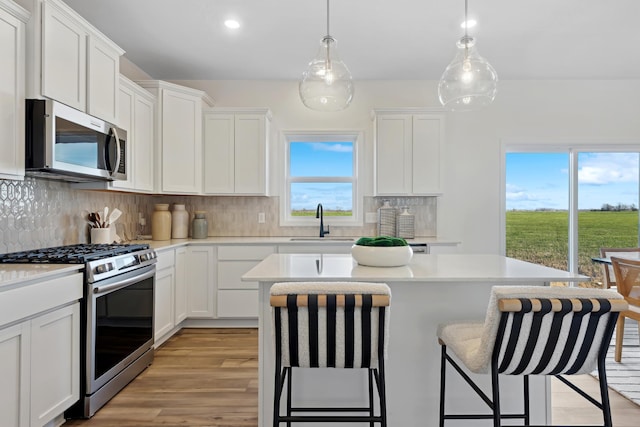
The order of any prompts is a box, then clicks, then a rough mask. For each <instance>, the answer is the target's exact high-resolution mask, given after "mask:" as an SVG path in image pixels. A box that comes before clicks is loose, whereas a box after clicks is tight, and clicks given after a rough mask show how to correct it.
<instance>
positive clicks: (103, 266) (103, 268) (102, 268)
mask: <svg viewBox="0 0 640 427" xmlns="http://www.w3.org/2000/svg"><path fill="white" fill-rule="evenodd" d="M111 270H113V264H111V263H110V262H109V263H106V264H100V265H98V266H96V270H95V271H96V273H98V274H102V273H106V272H108V271H111Z"/></svg>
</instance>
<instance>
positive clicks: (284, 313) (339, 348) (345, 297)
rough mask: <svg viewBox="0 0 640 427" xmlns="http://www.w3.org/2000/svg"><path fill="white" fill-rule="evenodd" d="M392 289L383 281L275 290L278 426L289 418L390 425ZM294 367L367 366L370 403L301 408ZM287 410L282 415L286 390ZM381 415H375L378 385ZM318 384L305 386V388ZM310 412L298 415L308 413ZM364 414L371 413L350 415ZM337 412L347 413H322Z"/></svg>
mask: <svg viewBox="0 0 640 427" xmlns="http://www.w3.org/2000/svg"><path fill="white" fill-rule="evenodd" d="M390 300H391V291H390V289H389V287H388V286H387V285H386V284H383V283H361V282H290V283H275V284H274V285H273V286H272V287H271V290H270V304H271V307H273V314H274V315H273V323H274V331H275V350H276V357H275V359H276V363H275V365H276V366H275V368H276V369H275V379H274V402H273V426H274V427H278V426H279V425H280V423H283V422H286V423H287V426H291V423H292V422H318V423H319V422H322V423H330V422H361V423H364V422H367V423H369V424H370V425H371V426H373V425H374V423H380V425H381V427H386V426H387V407H386V391H385V369H384V360H385V358H386V355H387V341H388V334H389V303H390ZM293 368H296V369H303V368H306V369H313V368H333V369H367V371H368V372H367V374H368V375H367V378H368V396H369V397H368V405H367V406H362V407H299V406H297V407H296V406H293V402H292V398H291V396H292V394H293V391H292V384H293V382H292V377H293ZM285 382H286V389H287V397H286V400H287V402H286V414H285V415H281V408H280V406H281V404H280V402H281V396H282V393H283V391H284V388H285ZM374 382H375V385H376V387H375V388H376V391H377V394H378V403H379V415H375V412H374V411H375V408H374V387H373V383H374ZM307 386H313V384H308V385H307V384H305V387H307ZM305 412H306V413H315V414H310V415H296V414H300V413H302V414H304V413H305ZM349 412H351V413H357V412H365V413H366V415H346V414H347V413H349ZM318 413H334V414H340V413H341V414H343V415H317V414H318Z"/></svg>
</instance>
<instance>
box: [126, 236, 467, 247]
mask: <svg viewBox="0 0 640 427" xmlns="http://www.w3.org/2000/svg"><path fill="white" fill-rule="evenodd" d="M359 238H360V237H352V236H340V237H339V236H335V237H325V238H319V237H311V236H306V237H305V236H273V237H232V236H231V237H207V238H206V239H172V240H134V241H131V242H129V243H148V244H149V246H150V247H151V248H153V249H155V250H162V249H170V248H175V247H179V246H184V245H316V244H318V245H349V246H351V245H353V244H354V243H355V242H356V241H357V240H358V239H359ZM407 242H409V244H428V245H433V246H438V245H457V244H460V241H459V240H454V239H443V238H438V237H416V238H414V239H407Z"/></svg>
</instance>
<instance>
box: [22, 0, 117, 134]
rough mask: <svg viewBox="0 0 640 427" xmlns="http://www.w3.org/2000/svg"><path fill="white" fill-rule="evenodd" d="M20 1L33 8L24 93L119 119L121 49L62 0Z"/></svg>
mask: <svg viewBox="0 0 640 427" xmlns="http://www.w3.org/2000/svg"><path fill="white" fill-rule="evenodd" d="M21 2H22V3H28V4H29V5H30V6H31V10H32V12H33V14H34V19H33V20H32V21H33V23H32V24H30V27H31V28H30V30H31V35H30V42H29V44H28V47H27V50H28V56H27V61H28V66H27V72H28V75H29V77H28V79H29V80H28V82H27V87H28V94H27V96H28V97H29V98H39V97H41V96H45V97H47V98H52V99H55V100H58V101H60V102H62V103H64V104H67V105H69V106H71V107H74V108H77V109H78V110H81V111H85V112H87V113H89V114H91V115H94V116H96V117H99V118H101V119H103V120H106V121H108V122H110V123H115V122H117V120H118V107H119V105H118V97H119V90H118V86H119V75H120V56H122V54H124V51H123V50H122V49H121V48H120V47H118V46H117V45H116V44H115V43H113V42H112V41H111V40H109V39H108V38H107V37H106V36H104V34H102V33H101V32H100V31H98V30H97V29H96V28H95V27H93V26H92V25H91V24H90V23H89V22H87V21H86V20H85V19H84V18H82V17H81V16H80V15H78V14H77V13H76V12H75V11H74V10H73V9H71V8H70V7H69V6H67V5H66V4H65V3H64V2H62V1H60V0H22V1H21Z"/></svg>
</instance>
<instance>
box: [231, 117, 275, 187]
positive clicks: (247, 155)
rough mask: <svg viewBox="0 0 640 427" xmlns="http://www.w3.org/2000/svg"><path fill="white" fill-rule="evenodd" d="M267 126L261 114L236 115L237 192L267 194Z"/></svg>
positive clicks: (235, 173)
mask: <svg viewBox="0 0 640 427" xmlns="http://www.w3.org/2000/svg"><path fill="white" fill-rule="evenodd" d="M265 144H266V128H265V117H264V116H261V115H253V114H246V115H236V117H235V148H234V159H235V162H234V164H235V172H234V183H235V185H234V192H235V193H236V194H266V190H267V189H266V181H267V180H266V166H267V161H266V148H265Z"/></svg>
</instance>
